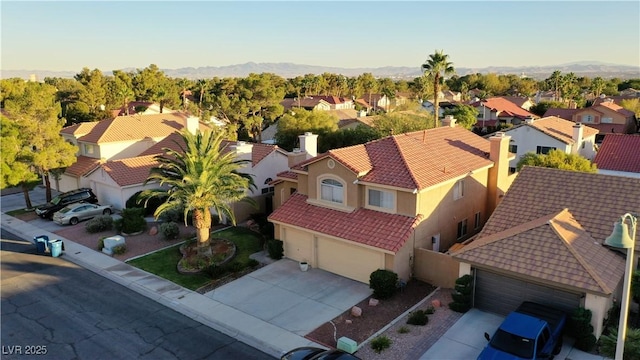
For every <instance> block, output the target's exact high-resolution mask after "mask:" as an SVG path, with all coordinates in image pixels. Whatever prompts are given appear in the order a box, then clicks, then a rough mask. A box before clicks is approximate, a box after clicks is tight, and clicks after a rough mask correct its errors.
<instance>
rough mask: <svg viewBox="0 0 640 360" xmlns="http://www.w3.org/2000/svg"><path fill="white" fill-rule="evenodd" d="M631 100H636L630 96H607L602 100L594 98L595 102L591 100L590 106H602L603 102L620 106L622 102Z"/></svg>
mask: <svg viewBox="0 0 640 360" xmlns="http://www.w3.org/2000/svg"><path fill="white" fill-rule="evenodd" d="M631 99H637V98H636V97H635V96H631V95H627V96H625V95H614V96H607V97H604V98H600V97H598V98H596V99H595V100H593V104H592V105H591V106H597V105H600V104H602V103H603V102H606V101H610V100H611V101H613V102H614V103H615V104H618V105H620V103H621V102H622V100H631Z"/></svg>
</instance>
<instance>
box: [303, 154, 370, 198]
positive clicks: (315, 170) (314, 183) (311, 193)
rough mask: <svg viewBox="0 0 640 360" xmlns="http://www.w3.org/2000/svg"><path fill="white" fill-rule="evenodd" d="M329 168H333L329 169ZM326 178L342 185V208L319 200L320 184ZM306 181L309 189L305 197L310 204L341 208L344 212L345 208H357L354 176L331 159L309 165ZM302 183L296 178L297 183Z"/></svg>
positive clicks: (356, 189)
mask: <svg viewBox="0 0 640 360" xmlns="http://www.w3.org/2000/svg"><path fill="white" fill-rule="evenodd" d="M331 164H333V165H331ZM331 166H332V167H333V168H331ZM328 178H329V179H334V180H337V181H339V182H340V183H342V186H343V190H344V193H343V196H344V200H345V203H344V204H343V206H340V205H339V204H337V203H330V202H326V201H322V200H321V198H320V182H321V181H322V180H324V179H328ZM308 179H309V180H310V181H307V183H308V185H309V188H308V191H307V194H306V195H307V196H308V197H309V198H308V199H309V201H310V202H314V203H316V204H318V205H321V206H322V205H325V206H327V207H331V208H336V209H341V208H342V209H344V210H346V209H347V208H351V209H353V208H356V207H357V206H358V185H355V184H354V183H353V182H354V181H355V180H356V176H355V174H354V173H353V172H352V171H351V170H349V169H347V168H346V167H344V166H343V165H342V164H340V163H339V162H337V161H335V160H333V159H331V158H326V159H322V160H320V161H318V162H315V163H312V164H309V166H308ZM302 181H303V180H302V179H300V177H298V183H302ZM301 188H302V186H301Z"/></svg>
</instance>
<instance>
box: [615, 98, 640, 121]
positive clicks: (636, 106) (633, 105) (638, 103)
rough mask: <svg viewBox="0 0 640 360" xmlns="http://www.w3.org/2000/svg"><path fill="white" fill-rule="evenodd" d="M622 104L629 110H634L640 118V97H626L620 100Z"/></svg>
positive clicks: (637, 117)
mask: <svg viewBox="0 0 640 360" xmlns="http://www.w3.org/2000/svg"><path fill="white" fill-rule="evenodd" d="M620 106H622V107H623V108H625V109H627V110H629V111H633V112H634V113H635V114H636V119H640V99H638V98H635V99H624V100H622V101H620Z"/></svg>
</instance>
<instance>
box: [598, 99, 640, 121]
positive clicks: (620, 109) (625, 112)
mask: <svg viewBox="0 0 640 360" xmlns="http://www.w3.org/2000/svg"><path fill="white" fill-rule="evenodd" d="M597 106H598V107H600V106H602V107H605V108H607V109H609V110H613V111H615V112H617V113H618V114H620V115H623V116H624V117H630V116H634V115H635V113H634V112H633V111H630V110H627V109H625V108H623V107H622V106H620V105H618V104H616V103H614V102H608V101H604V102H601V103H600V104H598V105H597ZM592 107H593V106H592Z"/></svg>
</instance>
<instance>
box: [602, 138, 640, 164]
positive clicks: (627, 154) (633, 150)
mask: <svg viewBox="0 0 640 360" xmlns="http://www.w3.org/2000/svg"><path fill="white" fill-rule="evenodd" d="M593 162H594V163H596V165H597V166H598V169H602V170H611V171H623V172H634V173H640V135H627V134H608V135H606V136H605V137H604V140H603V141H602V144H601V145H600V149H598V153H597V154H596V157H595V159H594V160H593Z"/></svg>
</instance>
